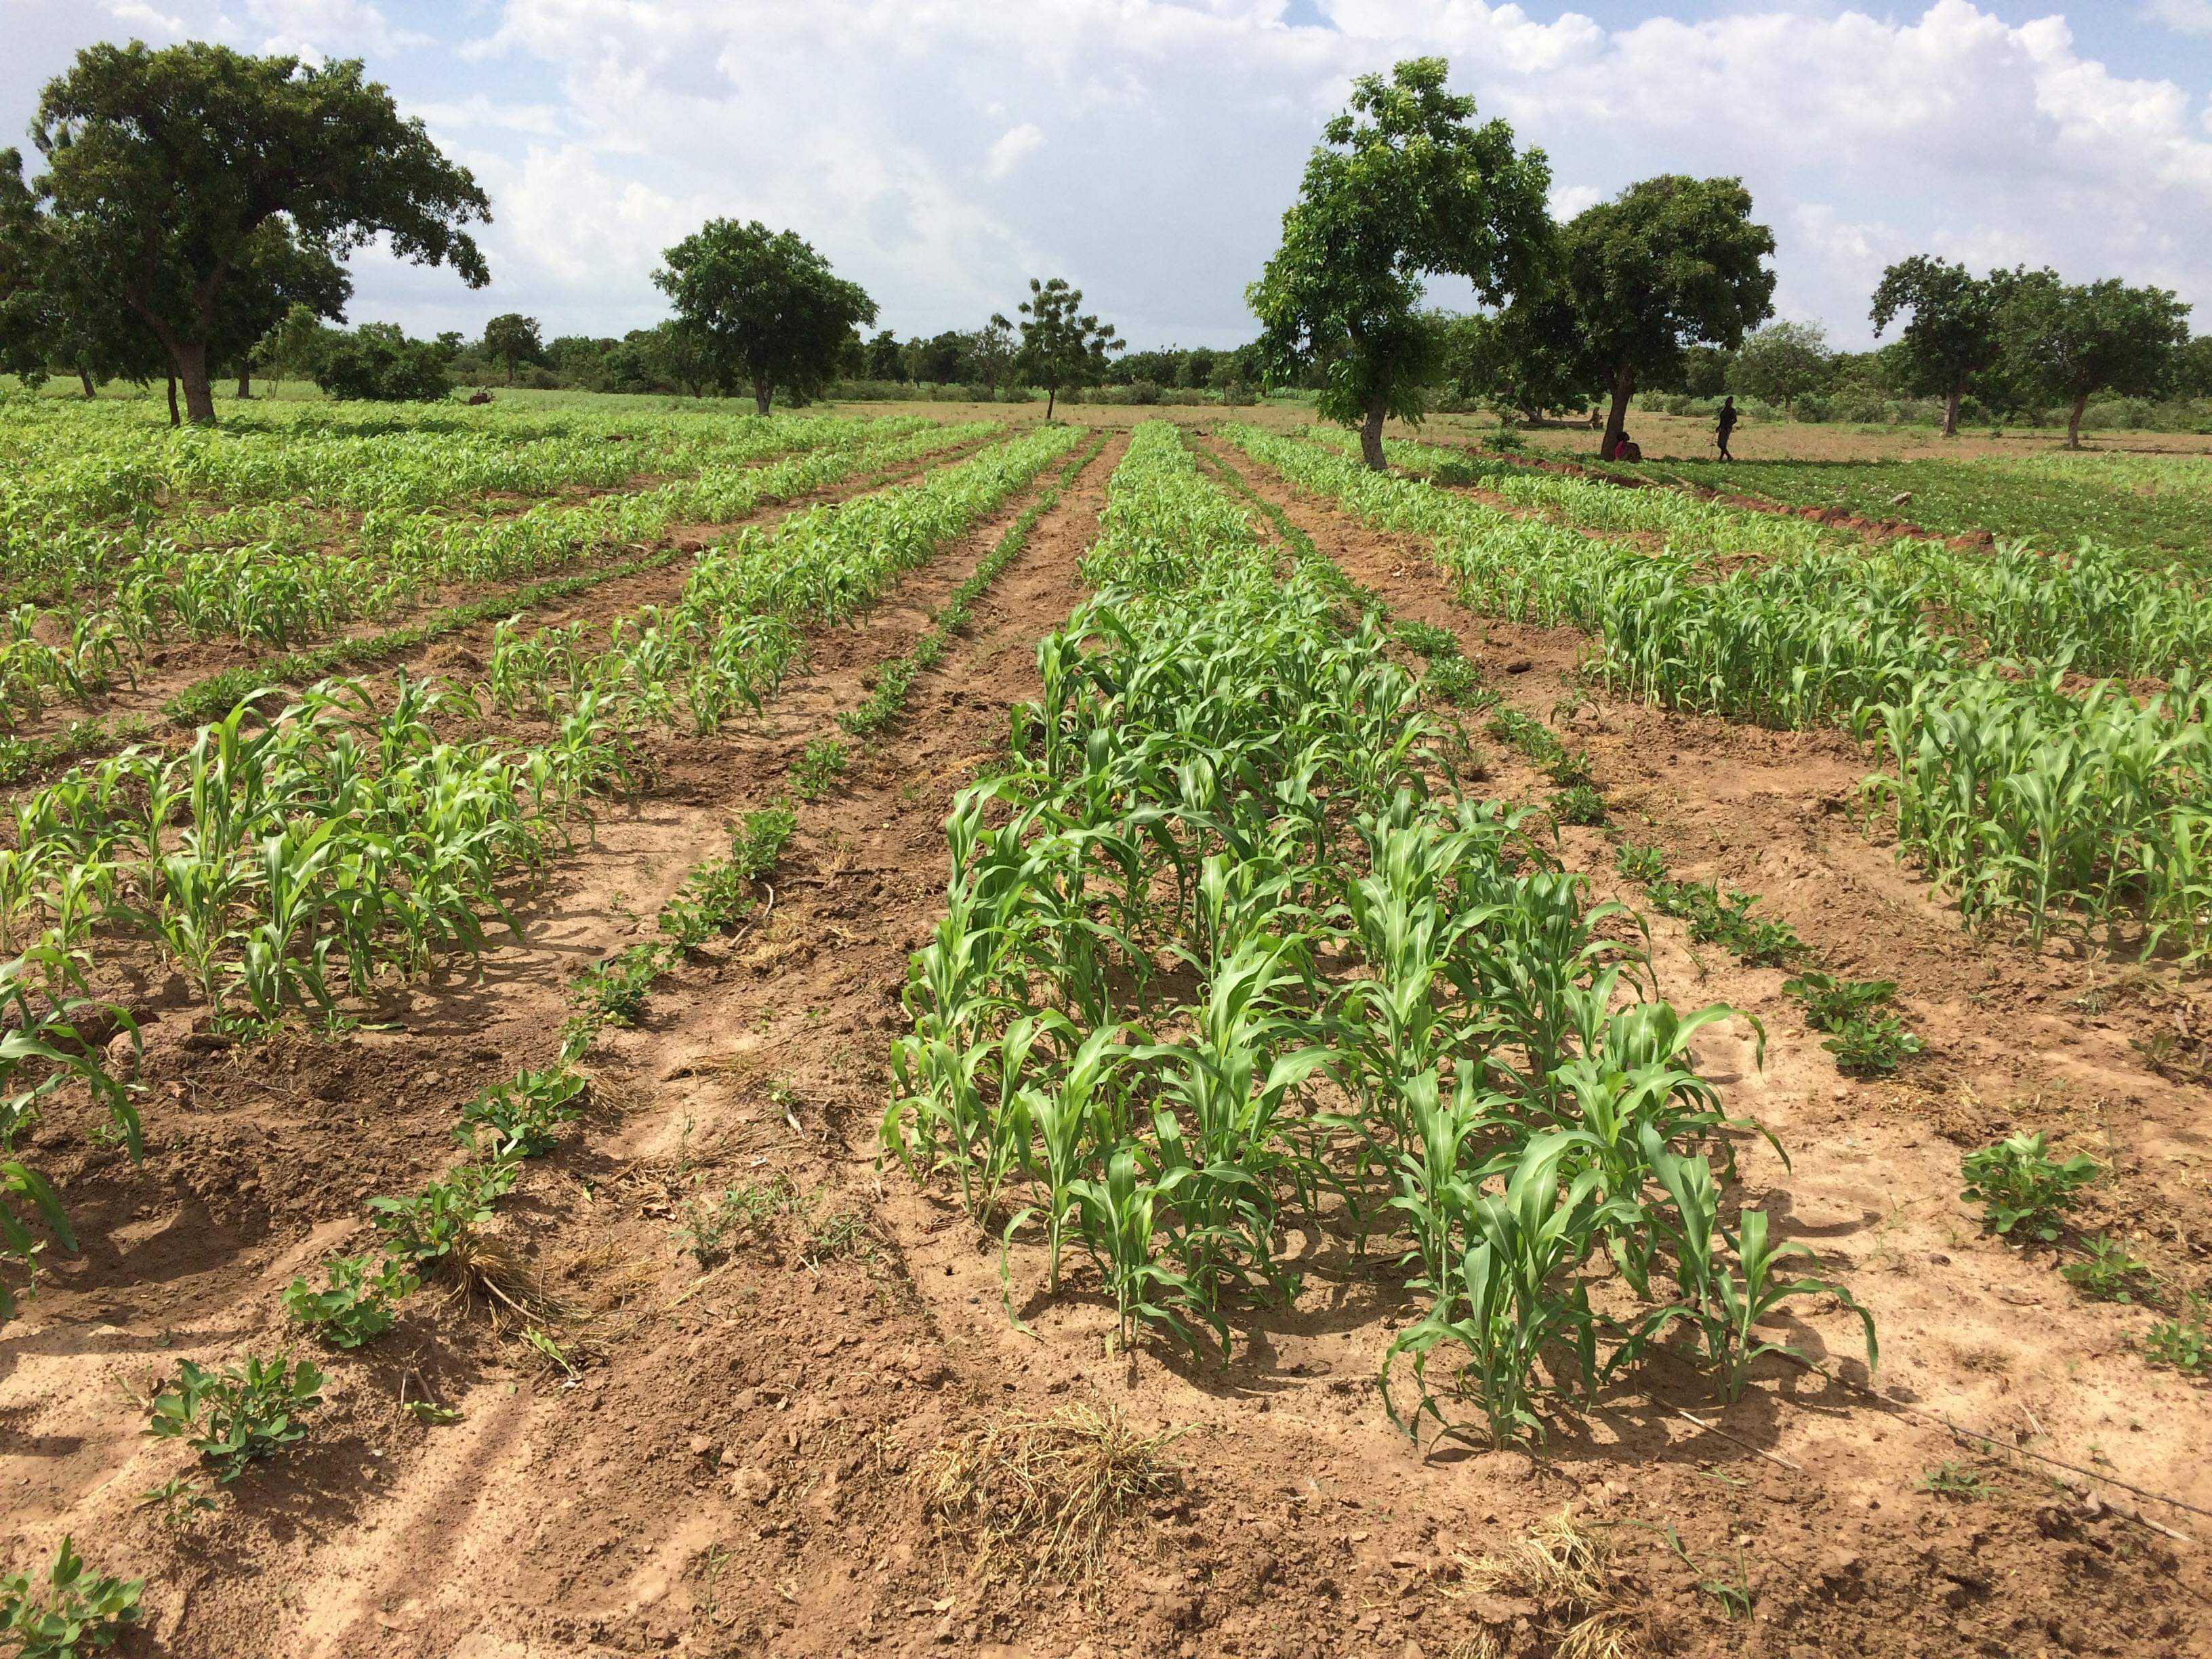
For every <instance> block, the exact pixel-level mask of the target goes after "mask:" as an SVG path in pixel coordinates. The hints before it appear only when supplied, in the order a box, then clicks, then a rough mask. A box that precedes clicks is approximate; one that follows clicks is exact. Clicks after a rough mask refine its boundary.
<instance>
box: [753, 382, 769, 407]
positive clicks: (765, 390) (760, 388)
mask: <svg viewBox="0 0 2212 1659" xmlns="http://www.w3.org/2000/svg"><path fill="white" fill-rule="evenodd" d="M768 399H769V383H768V382H767V381H766V380H755V381H754V382H753V412H754V413H755V414H756V415H765V414H767V413H768Z"/></svg>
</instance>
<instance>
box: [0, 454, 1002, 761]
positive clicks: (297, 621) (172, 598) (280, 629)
mask: <svg viewBox="0 0 2212 1659" xmlns="http://www.w3.org/2000/svg"><path fill="white" fill-rule="evenodd" d="M814 424H815V425H817V426H820V427H825V428H826V427H829V426H832V425H835V426H836V427H838V428H841V430H840V431H839V432H838V433H837V434H836V438H837V441H835V442H829V441H823V442H822V443H819V444H817V445H816V446H814V447H811V448H809V449H806V450H804V451H802V453H799V454H798V455H795V456H793V457H792V458H791V459H788V460H785V461H781V462H778V463H774V464H771V465H764V466H757V467H737V468H725V469H715V470H711V471H706V472H702V473H701V474H700V475H698V476H697V477H693V478H690V479H685V480H680V481H677V482H673V483H667V484H664V485H661V486H659V487H657V488H655V489H650V490H645V491H640V492H635V493H633V494H624V495H605V496H600V497H598V498H596V499H595V500H592V501H586V502H582V503H564V502H545V503H541V504H539V505H538V506H537V507H531V508H529V509H526V511H524V512H523V513H518V514H515V515H513V516H512V517H509V518H504V519H492V520H485V519H441V518H436V517H434V516H431V515H428V514H410V515H390V516H388V517H387V518H386V519H382V520H376V521H375V523H374V525H373V526H372V524H371V523H370V522H369V521H364V524H363V526H362V530H361V532H360V535H359V538H358V539H359V541H360V542H361V544H362V547H363V548H364V550H362V551H358V552H354V553H349V554H340V555H333V554H331V553H329V552H326V551H323V550H318V549H315V548H313V547H312V546H309V545H306V544H302V545H300V546H298V547H296V548H294V549H291V550H278V549H277V548H276V547H275V546H274V545H273V544H231V545H224V546H208V547H198V548H192V549H181V548H179V547H176V546H174V545H173V544H163V545H162V546H161V547H160V548H159V549H156V550H149V552H147V553H146V554H145V555H144V556H143V557H142V558H141V559H140V560H138V561H137V562H134V563H133V564H132V565H131V566H130V567H128V568H126V569H125V571H124V572H122V573H120V574H119V575H118V580H117V581H116V582H115V584H114V586H112V588H111V589H110V590H109V591H108V592H106V594H104V595H103V596H101V597H100V599H98V600H97V601H96V602H94V603H93V604H91V605H88V607H87V608H85V609H83V610H81V611H70V610H69V609H66V608H64V609H62V610H58V611H52V612H49V613H47V615H46V617H43V618H41V617H40V615H39V613H38V612H37V611H35V610H34V609H33V607H30V606H27V605H26V606H22V607H20V608H19V609H18V611H16V612H15V617H14V620H13V622H12V623H11V627H12V630H13V631H12V636H11V637H10V638H9V641H6V642H5V643H4V644H0V720H21V719H22V718H24V717H26V716H27V715H31V714H36V713H37V711H38V710H39V708H40V707H41V706H43V704H44V703H45V702H46V701H48V700H49V699H50V698H52V697H56V696H72V697H77V698H82V697H83V696H87V695H88V694H89V693H90V692H91V691H93V690H97V689H100V688H101V687H104V686H106V685H107V684H112V682H113V679H114V678H115V677H116V676H117V675H118V674H119V673H125V672H127V671H128V670H129V666H130V665H131V662H133V661H134V660H135V659H136V658H137V655H138V654H139V653H141V652H143V650H144V649H145V648H146V647H148V646H149V645H150V644H151V643H153V642H155V641H158V640H161V639H163V638H166V637H167V635H169V634H170V633H172V632H177V631H181V632H183V633H185V634H186V635H191V636H193V637H196V638H203V639H204V638H211V637H216V636H221V635H229V636H233V637H235V638H238V639H240V640H242V641H246V642H247V643H251V644H258V645H264V646H271V647H284V646H287V645H289V644H291V643H293V642H295V641H300V640H303V639H311V638H313V637H315V636H317V635H325V634H328V633H330V632H331V631H332V630H333V629H337V628H338V627H340V626H341V625H343V623H347V622H349V621H352V620H354V619H356V618H358V617H386V616H389V615H390V614H392V612H393V611H396V610H398V609H399V608H401V607H403V606H405V605H415V604H419V603H422V602H423V601H424V600H426V599H429V598H431V597H433V596H435V594H436V593H437V592H439V591H440V589H441V588H442V587H443V586H446V585H447V584H448V583H452V582H455V581H463V580H470V581H503V580H513V579H514V578H516V577H519V576H528V575H533V574H539V573H542V572H544V571H546V570H549V569H552V568H557V567H559V566H561V565H563V564H568V563H573V562H576V561H577V560H579V559H582V558H585V557H588V556H592V554H594V553H597V552H599V551H602V550H605V549H607V548H610V547H617V546H634V545H637V544H649V543H651V542H653V541H655V540H658V539H659V538H661V537H663V536H664V535H665V534H666V533H667V532H668V531H669V529H670V528H671V526H676V525H679V524H684V523H690V522H699V521H707V520H729V519H735V518H743V517H745V516H747V515H749V514H750V513H753V512H755V511H757V510H758V509H759V508H760V507H763V506H767V505H769V504H772V503H774V502H775V501H785V500H788V499H790V498H791V497H792V496H793V495H803V494H805V493H807V492H809V491H811V490H814V489H821V488H823V487H824V486H825V485H828V484H830V483H836V482H838V481H839V480H841V479H842V478H846V477H851V476H853V475H854V474H855V473H859V472H865V471H872V470H876V469H880V468H884V467H888V466H896V465H903V464H905V463H907V462H909V461H912V460H914V459H918V458H920V457H922V456H926V455H928V454H931V453H935V452H937V451H939V450H941V449H945V448H948V447H957V446H958V445H960V444H963V443H966V442H970V441H974V440H975V439H976V438H978V437H980V436H984V435H988V434H989V433H990V432H992V431H994V430H996V428H993V427H991V426H988V425H987V424H984V423H976V424H975V425H972V426H968V427H939V426H936V425H927V426H925V427H924V428H923V429H921V430H919V431H913V430H904V429H902V430H895V431H893V432H891V433H889V434H887V435H875V434H873V432H872V429H871V428H864V427H859V426H857V425H856V424H855V423H852V422H815V423H814ZM64 629H67V634H66V637H65V639H64V632H63V630H64ZM42 635H45V636H50V637H42Z"/></svg>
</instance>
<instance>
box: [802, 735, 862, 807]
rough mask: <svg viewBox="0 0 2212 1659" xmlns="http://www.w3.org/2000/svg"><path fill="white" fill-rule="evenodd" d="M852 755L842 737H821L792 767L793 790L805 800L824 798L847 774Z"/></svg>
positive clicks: (808, 746) (807, 746) (810, 745)
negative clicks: (846, 770)
mask: <svg viewBox="0 0 2212 1659" xmlns="http://www.w3.org/2000/svg"><path fill="white" fill-rule="evenodd" d="M852 758H853V757H852V756H851V754H850V753H849V752H848V750H846V748H845V745H844V744H843V742H842V740H840V739H839V738H816V739H815V740H814V741H813V742H812V743H810V744H807V745H806V752H805V754H803V755H801V756H800V757H799V764H798V765H797V766H795V767H793V769H792V773H791V792H792V793H793V794H794V795H797V796H798V797H799V799H801V800H820V799H822V798H823V796H824V795H826V794H828V793H829V791H830V789H831V788H832V787H834V786H835V785H836V781H837V780H838V779H839V778H841V777H842V776H843V775H845V769H846V768H847V767H848V766H850V765H851V764H852Z"/></svg>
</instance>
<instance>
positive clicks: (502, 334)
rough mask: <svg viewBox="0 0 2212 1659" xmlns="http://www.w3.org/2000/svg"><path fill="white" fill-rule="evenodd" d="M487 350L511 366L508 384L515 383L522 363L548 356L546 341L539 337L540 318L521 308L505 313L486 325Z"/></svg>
mask: <svg viewBox="0 0 2212 1659" xmlns="http://www.w3.org/2000/svg"><path fill="white" fill-rule="evenodd" d="M483 352H484V356H486V357H488V358H489V359H490V360H491V361H492V362H495V363H503V364H505V365H506V366H507V384H508V385H509V386H513V384H514V371H515V369H516V368H518V367H519V366H520V365H521V364H524V363H534V362H538V361H540V360H541V359H543V358H544V356H545V346H544V342H543V341H542V340H540V339H539V338H538V319H536V318H535V317H526V316H524V315H523V314H522V313H520V312H519V311H505V312H501V313H500V314H499V315H498V316H496V317H495V318H493V319H491V320H490V321H489V322H488V323H486V324H485V325H484V331H483Z"/></svg>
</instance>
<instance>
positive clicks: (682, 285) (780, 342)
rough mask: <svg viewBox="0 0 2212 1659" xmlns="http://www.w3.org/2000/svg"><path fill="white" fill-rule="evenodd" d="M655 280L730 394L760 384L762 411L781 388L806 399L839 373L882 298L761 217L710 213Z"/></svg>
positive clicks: (756, 396) (756, 389)
mask: <svg viewBox="0 0 2212 1659" xmlns="http://www.w3.org/2000/svg"><path fill="white" fill-rule="evenodd" d="M661 258H662V259H663V261H664V262H665V263H664V265H663V268H662V269H660V270H656V271H655V272H653V282H654V283H656V284H657V285H658V286H659V288H660V289H661V291H662V292H664V293H665V294H666V295H668V297H669V299H670V300H671V301H673V302H674V304H675V307H676V315H677V320H678V323H679V324H680V325H681V326H682V327H683V329H684V331H686V332H687V334H688V335H689V336H690V338H691V341H692V342H693V343H695V344H696V347H697V349H699V351H700V353H701V354H702V356H703V357H704V359H705V362H706V367H707V370H708V378H709V379H710V380H712V381H713V383H714V385H715V386H716V387H717V388H718V389H719V390H720V391H721V392H723V393H724V395H727V394H728V393H730V392H732V391H734V390H735V389H736V388H737V387H738V386H739V385H740V384H742V385H745V386H750V388H751V390H752V394H753V403H754V405H755V407H756V408H757V409H758V410H760V412H761V413H762V414H763V415H765V414H767V413H768V411H769V401H770V399H771V398H772V397H773V395H774V393H775V390H776V388H778V387H782V388H784V389H785V390H787V391H788V392H793V393H795V394H797V395H799V396H801V397H811V396H812V395H813V394H814V393H815V392H819V391H820V390H821V389H822V387H823V385H824V384H825V383H826V382H827V381H828V380H829V377H830V376H831V375H832V374H836V371H837V360H838V357H839V356H840V354H841V353H842V351H843V349H844V348H845V344H846V342H847V340H848V338H849V337H851V335H852V331H854V329H855V328H857V327H859V326H860V325H862V324H866V323H872V322H874V321H875V320H876V302H875V301H873V300H871V299H870V298H869V297H868V296H867V294H866V292H865V291H864V290H863V289H861V288H860V286H859V284H857V283H848V282H846V281H844V280H843V279H842V278H841V277H840V276H837V275H836V272H834V271H832V270H830V269H829V261H828V260H826V259H824V258H823V257H822V256H821V255H820V254H819V253H817V252H815V251H814V248H813V246H812V245H811V244H810V243H808V242H806V241H805V240H802V239H801V238H800V237H799V236H798V235H796V234H793V232H791V231H788V230H782V231H771V230H770V229H769V228H768V227H767V226H766V225H764V224H763V223H761V222H760V221H758V220H757V219H756V220H753V221H751V222H749V223H745V224H739V223H738V222H737V221H736V220H734V219H710V220H708V222H707V223H706V224H705V225H704V226H702V228H700V229H698V230H696V231H694V232H693V233H692V234H690V235H689V236H687V237H685V238H684V240H682V241H680V242H678V243H677V245H676V246H674V247H671V248H670V249H668V250H667V252H665V253H663V254H662V255H661Z"/></svg>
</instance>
